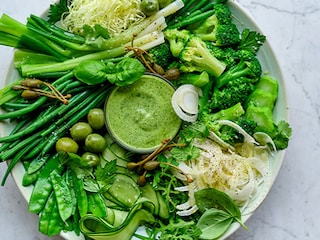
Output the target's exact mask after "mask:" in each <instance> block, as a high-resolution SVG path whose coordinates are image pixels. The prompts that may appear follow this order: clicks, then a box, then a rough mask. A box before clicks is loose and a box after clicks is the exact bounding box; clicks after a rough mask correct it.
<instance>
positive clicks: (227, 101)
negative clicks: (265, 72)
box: [210, 77, 255, 110]
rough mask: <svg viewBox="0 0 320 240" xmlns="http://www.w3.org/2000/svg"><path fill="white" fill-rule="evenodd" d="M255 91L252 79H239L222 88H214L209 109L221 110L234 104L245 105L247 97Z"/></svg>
mask: <svg viewBox="0 0 320 240" xmlns="http://www.w3.org/2000/svg"><path fill="white" fill-rule="evenodd" d="M254 90H255V83H254V81H252V79H249V78H245V77H240V78H237V79H235V80H233V81H230V82H228V83H227V84H226V85H225V86H224V87H222V88H220V89H219V88H215V89H214V90H213V95H212V98H211V104H210V106H211V109H213V110H221V109H226V108H229V107H231V106H233V105H235V104H236V103H241V104H242V105H244V104H245V102H246V101H247V99H248V97H249V95H250V94H251V93H252V92H253V91H254Z"/></svg>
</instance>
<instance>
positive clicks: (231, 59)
mask: <svg viewBox="0 0 320 240" xmlns="http://www.w3.org/2000/svg"><path fill="white" fill-rule="evenodd" d="M205 43H206V46H207V48H209V50H210V52H211V53H212V54H213V56H215V57H216V58H217V59H219V60H220V61H222V62H224V63H226V64H227V66H228V67H231V66H233V65H235V64H236V63H237V60H238V53H237V50H235V49H234V48H232V47H225V48H222V47H218V46H215V45H214V44H213V43H212V42H210V41H206V42H205Z"/></svg>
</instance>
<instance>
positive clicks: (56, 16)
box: [48, 0, 71, 24]
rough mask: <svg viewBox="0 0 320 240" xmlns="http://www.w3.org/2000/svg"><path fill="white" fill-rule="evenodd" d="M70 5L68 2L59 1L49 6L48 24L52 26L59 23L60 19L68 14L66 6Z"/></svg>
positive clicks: (66, 0) (65, 0)
mask: <svg viewBox="0 0 320 240" xmlns="http://www.w3.org/2000/svg"><path fill="white" fill-rule="evenodd" d="M70 4H71V1H70V0H60V1H59V2H57V3H55V4H50V8H49V13H48V22H49V23H52V24H54V23H56V22H58V21H60V20H61V17H62V16H66V13H68V12H69V9H68V6H69V5H70Z"/></svg>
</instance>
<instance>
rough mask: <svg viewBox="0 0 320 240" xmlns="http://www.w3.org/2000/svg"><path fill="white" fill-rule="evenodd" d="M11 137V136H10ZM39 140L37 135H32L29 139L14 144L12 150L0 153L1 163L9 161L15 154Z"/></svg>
mask: <svg viewBox="0 0 320 240" xmlns="http://www.w3.org/2000/svg"><path fill="white" fill-rule="evenodd" d="M10 136H11V135H10ZM37 139H39V134H34V135H33V136H30V137H29V138H26V139H25V141H20V142H18V143H17V144H15V145H14V146H13V147H12V148H9V149H8V150H7V151H3V152H1V153H0V159H1V160H2V161H6V160H9V159H10V157H12V156H13V155H14V154H16V153H17V152H18V151H19V150H21V149H24V148H25V147H27V146H28V145H30V144H32V143H33V142H34V141H36V140H37Z"/></svg>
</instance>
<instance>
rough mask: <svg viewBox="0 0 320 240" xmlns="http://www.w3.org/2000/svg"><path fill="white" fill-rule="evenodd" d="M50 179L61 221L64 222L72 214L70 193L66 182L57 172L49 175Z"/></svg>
mask: <svg viewBox="0 0 320 240" xmlns="http://www.w3.org/2000/svg"><path fill="white" fill-rule="evenodd" d="M50 179H51V183H52V187H53V190H54V195H55V197H56V201H57V205H58V210H59V214H60V217H61V219H62V220H63V221H64V222H65V221H66V220H67V219H68V218H70V217H71V215H72V212H73V207H72V205H73V199H72V193H71V191H70V189H69V187H68V184H67V182H66V181H65V179H64V178H63V176H61V175H60V174H59V173H58V172H57V171H55V170H54V171H52V172H51V173H50Z"/></svg>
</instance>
